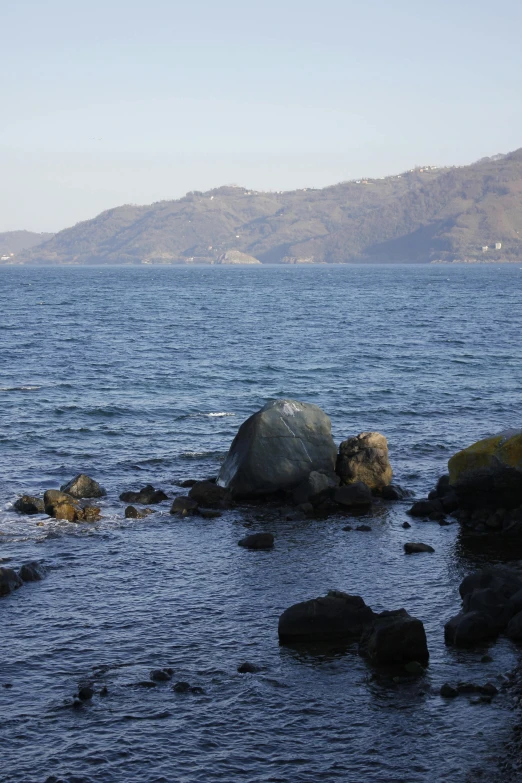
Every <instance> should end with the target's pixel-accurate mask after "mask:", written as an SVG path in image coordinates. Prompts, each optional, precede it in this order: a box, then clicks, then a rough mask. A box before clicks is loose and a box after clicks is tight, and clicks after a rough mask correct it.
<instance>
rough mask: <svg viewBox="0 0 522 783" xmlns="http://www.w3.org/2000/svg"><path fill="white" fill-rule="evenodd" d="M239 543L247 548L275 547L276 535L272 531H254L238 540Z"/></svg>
mask: <svg viewBox="0 0 522 783" xmlns="http://www.w3.org/2000/svg"><path fill="white" fill-rule="evenodd" d="M238 545H239V546H242V547H244V548H245V549H273V547H274V536H273V535H272V533H252V534H251V535H249V536H245V538H242V539H241V540H240V541H238Z"/></svg>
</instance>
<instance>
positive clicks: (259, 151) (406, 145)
mask: <svg viewBox="0 0 522 783" xmlns="http://www.w3.org/2000/svg"><path fill="white" fill-rule="evenodd" d="M0 6H1V31H2V35H1V41H2V55H1V59H0V231H10V230H16V229H27V230H31V231H58V230H60V229H62V228H65V227H67V226H70V225H73V224H75V223H77V222H79V221H82V220H87V219H90V218H92V217H94V216H95V215H97V214H99V213H100V212H102V211H103V210H105V209H109V208H111V207H114V206H118V205H120V204H125V203H134V204H148V203H152V202H154V201H161V200H163V199H173V198H179V197H180V196H182V195H184V194H185V193H186V192H188V191H191V190H208V189H210V188H212V187H218V186H219V185H224V184H232V183H234V184H239V185H243V186H245V187H248V188H252V189H256V190H289V189H294V188H301V187H323V186H326V185H329V184H333V183H336V182H342V181H345V180H349V179H354V178H359V177H365V176H370V177H372V176H385V175H387V174H393V173H399V172H401V171H404V170H406V169H409V168H412V167H414V166H416V165H428V164H431V165H444V164H452V165H461V164H466V163H471V162H473V161H474V160H477V159H479V158H481V157H484V156H487V155H494V154H496V153H498V152H509V151H511V150H514V149H517V148H519V147H522V46H521V45H520V41H521V40H522V3H520V0H497V2H495V3H491V2H490V0H487V1H486V0H451V1H448V0H436V2H435V1H434V0H424V1H423V2H419V0H393V2H391V0H365V2H361V0H357V2H353V0H321V2H319V1H318V0H315V1H314V2H309V0H298V1H295V0H264V2H263V3H260V2H259V1H256V2H251V0H242V1H241V2H237V1H236V0H220V2H217V0H213V2H209V1H208V0H190V2H178V0H147V2H145V0H141V1H140V2H136V1H135V0H89V1H88V2H85V1H84V0H1V2H0Z"/></svg>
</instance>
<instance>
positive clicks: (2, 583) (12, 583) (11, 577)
mask: <svg viewBox="0 0 522 783" xmlns="http://www.w3.org/2000/svg"><path fill="white" fill-rule="evenodd" d="M22 585H23V582H22V580H21V579H20V577H19V576H18V574H17V573H16V571H13V569H12V568H3V567H0V596H3V595H9V593H12V592H13V590H17V589H18V588H19V587H21V586H22Z"/></svg>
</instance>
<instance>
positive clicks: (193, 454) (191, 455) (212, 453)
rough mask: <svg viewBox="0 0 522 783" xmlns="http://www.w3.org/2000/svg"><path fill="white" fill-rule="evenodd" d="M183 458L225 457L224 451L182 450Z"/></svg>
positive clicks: (181, 455)
mask: <svg viewBox="0 0 522 783" xmlns="http://www.w3.org/2000/svg"><path fill="white" fill-rule="evenodd" d="M179 456H180V457H181V459H218V458H222V457H224V452H222V451H182V452H181V454H180V455H179Z"/></svg>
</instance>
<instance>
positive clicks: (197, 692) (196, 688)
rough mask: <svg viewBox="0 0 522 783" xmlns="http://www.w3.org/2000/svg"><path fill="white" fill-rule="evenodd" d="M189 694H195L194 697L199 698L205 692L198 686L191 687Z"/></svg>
mask: <svg viewBox="0 0 522 783" xmlns="http://www.w3.org/2000/svg"><path fill="white" fill-rule="evenodd" d="M190 692H191V693H193V694H195V695H196V696H201V695H202V694H203V693H205V691H204V690H203V688H202V687H201V686H200V685H191V686H190Z"/></svg>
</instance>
